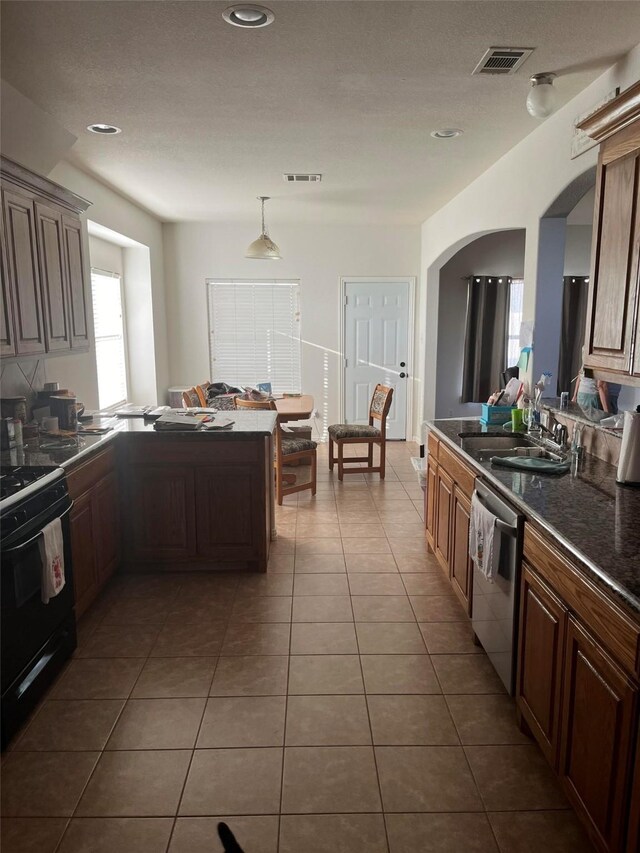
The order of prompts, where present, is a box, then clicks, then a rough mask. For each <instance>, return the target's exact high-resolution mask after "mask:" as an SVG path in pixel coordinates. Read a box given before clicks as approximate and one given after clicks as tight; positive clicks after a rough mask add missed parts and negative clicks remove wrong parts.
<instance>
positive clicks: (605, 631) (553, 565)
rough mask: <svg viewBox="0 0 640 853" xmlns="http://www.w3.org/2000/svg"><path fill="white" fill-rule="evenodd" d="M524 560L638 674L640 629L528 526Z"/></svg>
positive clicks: (615, 654)
mask: <svg viewBox="0 0 640 853" xmlns="http://www.w3.org/2000/svg"><path fill="white" fill-rule="evenodd" d="M524 556H525V557H526V558H527V559H528V560H530V561H531V562H532V563H533V565H534V566H535V567H536V569H537V571H538V572H539V573H540V574H541V575H542V576H543V577H544V578H545V579H546V580H547V582H548V583H549V584H550V585H551V587H552V589H553V590H554V591H555V592H556V593H557V594H558V595H559V596H560V597H561V598H562V599H563V601H564V602H565V603H566V604H567V605H568V607H569V608H570V609H571V610H572V611H573V612H574V613H576V614H577V615H578V616H580V618H581V619H582V620H583V622H584V623H585V624H586V625H587V626H588V627H589V628H590V630H591V631H593V632H594V634H595V635H596V636H597V637H598V638H599V640H600V641H601V642H602V644H603V645H604V646H605V647H606V648H607V650H608V651H609V652H610V654H612V655H613V657H614V658H616V660H618V662H619V663H621V664H622V665H623V666H624V667H625V668H626V669H627V671H628V672H630V673H633V674H637V673H638V672H639V668H640V660H639V647H640V626H639V625H637V624H636V623H634V622H633V621H632V620H631V619H630V618H629V617H628V616H627V615H626V614H625V613H624V612H623V611H622V610H621V609H620V608H619V607H617V606H616V605H615V604H614V603H613V602H612V601H610V600H609V599H608V598H607V597H606V596H605V595H604V594H603V593H602V592H600V590H599V589H598V588H597V587H595V586H594V585H593V583H592V582H591V581H590V580H589V579H588V578H587V577H585V575H583V574H582V573H581V572H580V571H579V569H577V568H575V567H574V566H573V565H571V563H570V562H569V561H568V560H567V559H566V558H565V557H564V556H563V555H562V554H560V553H559V552H558V551H557V550H556V549H555V548H552V547H551V545H549V544H548V543H547V542H546V541H545V540H544V539H543V538H542V536H541V535H540V534H539V533H537V532H536V531H535V530H534V529H533V528H532V527H531V526H530V525H529V524H525V530H524Z"/></svg>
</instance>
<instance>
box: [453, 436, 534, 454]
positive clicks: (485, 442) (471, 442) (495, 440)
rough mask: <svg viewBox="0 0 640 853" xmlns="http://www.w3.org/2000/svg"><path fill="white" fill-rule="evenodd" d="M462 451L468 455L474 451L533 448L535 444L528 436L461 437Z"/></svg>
mask: <svg viewBox="0 0 640 853" xmlns="http://www.w3.org/2000/svg"><path fill="white" fill-rule="evenodd" d="M460 438H461V445H462V449H463V450H466V451H467V452H468V453H473V451H474V450H494V451H495V450H509V451H511V450H513V448H515V447H533V446H534V443H533V442H532V441H531V439H529V438H527V436H526V435H512V434H511V435H510V434H509V433H505V435H491V434H489V435H468V434H465V433H462V434H461V435H460Z"/></svg>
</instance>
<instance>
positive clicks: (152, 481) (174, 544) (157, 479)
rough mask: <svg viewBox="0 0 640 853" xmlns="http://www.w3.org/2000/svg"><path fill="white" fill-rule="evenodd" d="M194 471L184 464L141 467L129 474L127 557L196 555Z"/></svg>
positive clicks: (179, 557)
mask: <svg viewBox="0 0 640 853" xmlns="http://www.w3.org/2000/svg"><path fill="white" fill-rule="evenodd" d="M194 482H195V478H194V472H193V469H191V468H185V467H184V466H183V465H162V466H149V465H141V466H139V467H137V468H136V469H135V471H133V472H132V476H131V480H130V494H129V507H128V512H127V516H128V527H129V531H130V537H129V549H128V552H127V558H128V559H133V560H148V559H154V560H178V561H179V560H187V559H189V557H192V556H194V555H195V553H196V523H195V514H196V501H195V488H194Z"/></svg>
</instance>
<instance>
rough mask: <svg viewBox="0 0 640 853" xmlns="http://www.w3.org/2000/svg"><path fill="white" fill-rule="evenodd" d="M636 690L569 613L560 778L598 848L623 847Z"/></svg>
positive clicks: (636, 710) (635, 712)
mask: <svg viewBox="0 0 640 853" xmlns="http://www.w3.org/2000/svg"><path fill="white" fill-rule="evenodd" d="M637 699H638V695H637V691H636V689H635V688H634V686H633V683H632V682H631V681H630V680H629V679H628V678H627V676H626V675H625V674H624V673H623V671H622V670H621V669H620V668H619V667H618V666H617V664H615V663H614V662H613V661H612V660H611V658H609V656H608V655H607V654H606V653H605V652H604V651H603V650H602V648H601V646H600V644H599V643H598V642H597V641H596V640H595V639H594V638H593V637H591V636H590V635H589V634H588V633H587V631H586V630H585V629H584V628H583V627H582V626H581V625H579V624H578V622H577V621H575V620H574V619H573V617H570V618H569V620H568V627H567V644H566V659H565V668H564V688H563V702H562V705H563V720H562V750H561V756H560V779H561V781H562V783H563V787H564V789H565V791H566V793H567V796H568V797H569V799H570V800H571V802H572V804H573V806H574V808H575V809H576V810H577V811H578V813H579V814H580V815H581V817H582V818H583V820H584V821H585V823H586V824H587V826H588V828H589V829H590V831H591V833H592V835H593V836H594V838H595V840H596V841H597V843H598V846H599V847H600V848H601V849H602V850H611V851H621V850H623V849H624V848H623V844H624V835H625V823H626V819H625V815H626V812H627V803H628V797H629V792H630V783H631V774H632V757H633V749H632V747H633V743H634V741H633V738H634V737H635V733H634V730H635V725H634V721H635V720H636V718H637V713H638V705H637Z"/></svg>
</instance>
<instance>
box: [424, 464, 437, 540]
mask: <svg viewBox="0 0 640 853" xmlns="http://www.w3.org/2000/svg"><path fill="white" fill-rule="evenodd" d="M437 488H438V465H437V463H436V462H434V461H432V459H431V457H429V458H428V460H427V491H426V494H425V523H426V526H427V542H428V543H429V545H430V546H431V548H432V549H433V550H435V541H436V539H435V537H436V498H437V495H436V489H437Z"/></svg>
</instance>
